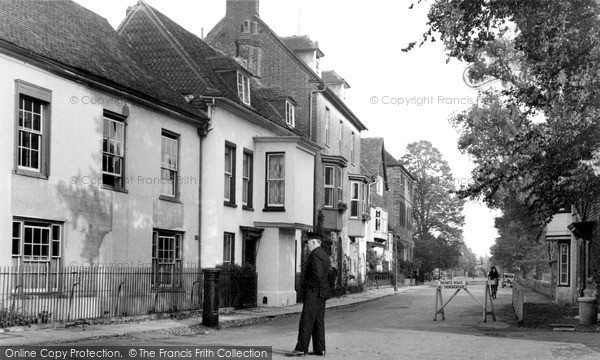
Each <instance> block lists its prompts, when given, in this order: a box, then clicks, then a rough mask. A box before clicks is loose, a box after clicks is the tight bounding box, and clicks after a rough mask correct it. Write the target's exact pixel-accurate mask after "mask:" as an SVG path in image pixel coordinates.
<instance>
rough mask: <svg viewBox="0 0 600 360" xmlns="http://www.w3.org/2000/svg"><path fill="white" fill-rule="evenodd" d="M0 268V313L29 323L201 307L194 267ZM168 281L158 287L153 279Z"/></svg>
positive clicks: (198, 276)
mask: <svg viewBox="0 0 600 360" xmlns="http://www.w3.org/2000/svg"><path fill="white" fill-rule="evenodd" d="M39 269H40V267H37V266H36V267H30V266H19V267H4V268H0V312H1V313H2V314H3V316H5V317H6V316H10V317H13V318H18V319H22V320H23V321H27V322H29V323H40V322H41V323H45V322H56V321H74V320H78V319H95V318H102V317H115V316H117V317H118V316H133V315H146V314H154V313H162V312H175V311H182V310H195V309H201V308H202V272H201V271H200V269H198V268H183V269H180V270H176V271H175V272H174V273H173V274H170V276H164V275H165V274H161V276H158V277H157V276H156V275H157V274H156V273H155V271H153V269H152V268H150V267H66V268H61V269H55V270H53V271H51V272H48V271H40V270H39ZM157 278H158V279H163V280H164V279H167V280H168V282H169V283H162V282H161V283H156V279H157Z"/></svg>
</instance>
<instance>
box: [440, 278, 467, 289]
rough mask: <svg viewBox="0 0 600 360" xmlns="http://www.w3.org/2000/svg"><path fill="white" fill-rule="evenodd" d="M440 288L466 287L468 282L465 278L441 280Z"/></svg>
mask: <svg viewBox="0 0 600 360" xmlns="http://www.w3.org/2000/svg"><path fill="white" fill-rule="evenodd" d="M437 287H438V289H466V288H467V282H466V281H465V280H439V281H438V285H437Z"/></svg>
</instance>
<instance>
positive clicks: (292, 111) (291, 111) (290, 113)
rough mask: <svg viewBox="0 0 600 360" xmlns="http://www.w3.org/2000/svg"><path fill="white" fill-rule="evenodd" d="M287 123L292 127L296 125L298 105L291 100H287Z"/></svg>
mask: <svg viewBox="0 0 600 360" xmlns="http://www.w3.org/2000/svg"><path fill="white" fill-rule="evenodd" d="M285 123H286V124H287V125H288V126H290V127H295V126H296V106H294V104H292V103H291V102H290V101H289V100H286V101H285Z"/></svg>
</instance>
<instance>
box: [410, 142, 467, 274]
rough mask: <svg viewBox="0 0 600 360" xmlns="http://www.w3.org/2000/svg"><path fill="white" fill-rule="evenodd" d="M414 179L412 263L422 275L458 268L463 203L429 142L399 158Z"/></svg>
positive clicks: (441, 160)
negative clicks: (413, 261) (456, 266)
mask: <svg viewBox="0 0 600 360" xmlns="http://www.w3.org/2000/svg"><path fill="white" fill-rule="evenodd" d="M402 160H403V161H404V164H405V165H406V168H407V169H408V170H409V171H410V172H411V174H413V176H414V177H415V178H416V184H415V187H414V192H413V206H414V212H413V216H414V220H415V227H414V231H413V238H414V240H415V254H414V257H415V260H417V262H418V263H419V264H420V265H421V271H422V272H430V271H431V270H433V269H434V268H436V267H439V268H449V267H451V266H455V265H458V257H459V255H460V248H461V246H462V226H463V224H464V216H463V215H462V209H463V205H464V200H462V199H460V198H459V197H458V196H456V194H455V193H454V191H455V190H456V189H455V187H454V181H453V177H452V173H451V171H450V167H449V166H448V163H447V162H446V161H445V160H444V159H443V157H442V154H441V153H440V151H439V150H438V149H436V148H435V147H434V146H433V145H432V144H431V143H430V142H429V141H424V140H422V141H418V142H413V143H411V144H409V145H408V146H407V153H406V155H404V156H403V157H402Z"/></svg>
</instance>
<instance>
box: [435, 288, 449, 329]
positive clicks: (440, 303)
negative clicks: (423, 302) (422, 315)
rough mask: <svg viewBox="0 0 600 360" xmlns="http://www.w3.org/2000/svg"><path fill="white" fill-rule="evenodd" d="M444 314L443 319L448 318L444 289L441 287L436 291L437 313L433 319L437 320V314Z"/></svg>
mask: <svg viewBox="0 0 600 360" xmlns="http://www.w3.org/2000/svg"><path fill="white" fill-rule="evenodd" d="M438 314H441V315H442V320H446V315H445V314H444V300H443V299H442V289H440V288H439V287H438V288H437V289H436V292H435V315H434V316H433V321H437V315H438Z"/></svg>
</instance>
